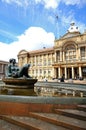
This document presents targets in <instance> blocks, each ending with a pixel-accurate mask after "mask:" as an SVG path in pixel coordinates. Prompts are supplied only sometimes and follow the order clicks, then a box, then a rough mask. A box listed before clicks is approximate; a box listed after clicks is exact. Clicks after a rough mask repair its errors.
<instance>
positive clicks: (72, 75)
mask: <svg viewBox="0 0 86 130" xmlns="http://www.w3.org/2000/svg"><path fill="white" fill-rule="evenodd" d="M72 79H74V67H73V66H72Z"/></svg>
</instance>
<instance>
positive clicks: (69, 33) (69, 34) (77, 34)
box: [61, 32, 80, 39]
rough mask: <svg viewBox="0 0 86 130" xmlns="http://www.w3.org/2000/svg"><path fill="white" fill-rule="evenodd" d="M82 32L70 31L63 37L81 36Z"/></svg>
mask: <svg viewBox="0 0 86 130" xmlns="http://www.w3.org/2000/svg"><path fill="white" fill-rule="evenodd" d="M79 35H80V32H68V33H66V34H65V35H63V36H62V37H61V38H62V39H63V38H70V37H75V36H79Z"/></svg>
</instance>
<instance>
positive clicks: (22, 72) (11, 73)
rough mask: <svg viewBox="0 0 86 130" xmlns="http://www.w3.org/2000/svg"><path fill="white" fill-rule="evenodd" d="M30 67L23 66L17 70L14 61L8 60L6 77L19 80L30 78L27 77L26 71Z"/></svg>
mask: <svg viewBox="0 0 86 130" xmlns="http://www.w3.org/2000/svg"><path fill="white" fill-rule="evenodd" d="M29 67H30V64H26V65H24V66H23V67H22V68H19V67H18V66H17V65H16V60H15V59H10V60H9V65H8V70H7V77H14V78H20V77H23V76H24V77H27V78H31V77H30V76H29V75H28V69H29Z"/></svg>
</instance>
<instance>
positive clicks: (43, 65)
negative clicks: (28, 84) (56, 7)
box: [18, 23, 86, 80]
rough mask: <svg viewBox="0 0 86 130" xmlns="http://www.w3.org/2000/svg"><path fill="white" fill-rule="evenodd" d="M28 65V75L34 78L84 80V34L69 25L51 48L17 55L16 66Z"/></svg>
mask: <svg viewBox="0 0 86 130" xmlns="http://www.w3.org/2000/svg"><path fill="white" fill-rule="evenodd" d="M25 63H30V64H31V67H30V70H29V71H30V72H29V73H30V75H31V76H32V77H34V78H38V79H39V80H40V79H43V78H44V77H46V78H48V79H52V78H61V77H62V76H63V75H64V77H65V79H77V78H81V79H82V78H86V32H84V33H83V34H81V33H80V32H79V29H78V27H77V26H75V24H74V23H71V25H70V27H69V29H68V31H67V33H66V34H65V35H64V36H62V37H60V38H59V39H55V41H54V46H53V47H52V48H43V49H41V50H35V51H30V52H27V51H26V50H21V51H20V52H19V54H18V64H19V66H20V67H21V66H23V65H24V64H25Z"/></svg>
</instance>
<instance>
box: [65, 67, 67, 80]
mask: <svg viewBox="0 0 86 130" xmlns="http://www.w3.org/2000/svg"><path fill="white" fill-rule="evenodd" d="M65 79H67V67H65Z"/></svg>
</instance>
